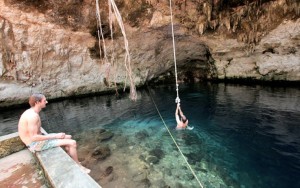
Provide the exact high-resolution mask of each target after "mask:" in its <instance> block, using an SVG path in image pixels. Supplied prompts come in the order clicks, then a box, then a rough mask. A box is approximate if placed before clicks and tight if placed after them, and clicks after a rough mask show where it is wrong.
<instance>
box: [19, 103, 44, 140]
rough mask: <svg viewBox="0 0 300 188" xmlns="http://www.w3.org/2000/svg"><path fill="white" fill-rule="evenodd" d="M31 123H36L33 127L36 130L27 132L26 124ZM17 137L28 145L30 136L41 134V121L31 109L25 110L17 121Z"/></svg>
mask: <svg viewBox="0 0 300 188" xmlns="http://www.w3.org/2000/svg"><path fill="white" fill-rule="evenodd" d="M29 121H33V122H36V124H35V126H36V129H34V130H33V132H32V131H31V132H30V131H29V127H28V124H29V123H28V122H29ZM18 130H19V136H20V138H21V140H22V141H23V142H24V143H25V144H26V145H29V144H30V143H31V142H32V141H33V140H31V135H37V134H41V131H40V130H41V119H40V116H39V114H38V113H36V112H35V111H34V110H33V109H31V108H30V109H28V110H26V111H25V112H24V113H23V114H22V115H21V118H20V120H19V125H18Z"/></svg>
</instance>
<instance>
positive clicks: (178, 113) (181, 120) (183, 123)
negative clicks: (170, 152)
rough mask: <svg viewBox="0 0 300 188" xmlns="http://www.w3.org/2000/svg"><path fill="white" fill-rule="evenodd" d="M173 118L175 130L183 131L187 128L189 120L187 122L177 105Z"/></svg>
mask: <svg viewBox="0 0 300 188" xmlns="http://www.w3.org/2000/svg"><path fill="white" fill-rule="evenodd" d="M179 116H180V117H179ZM175 117H176V122H177V126H176V129H185V128H186V127H187V126H188V123H189V120H187V119H186V117H185V115H184V114H183V113H182V111H181V108H180V104H179V103H177V108H176V111H175Z"/></svg>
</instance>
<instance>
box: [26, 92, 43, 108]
mask: <svg viewBox="0 0 300 188" xmlns="http://www.w3.org/2000/svg"><path fill="white" fill-rule="evenodd" d="M28 102H29V105H30V106H31V107H34V106H35V105H36V104H37V103H43V104H44V105H45V106H46V104H47V103H48V102H47V100H46V97H45V96H44V95H43V94H40V93H34V94H32V95H31V96H30V97H29V101H28Z"/></svg>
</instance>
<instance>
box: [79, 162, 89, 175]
mask: <svg viewBox="0 0 300 188" xmlns="http://www.w3.org/2000/svg"><path fill="white" fill-rule="evenodd" d="M78 165H79V167H80V169H81V170H82V171H83V172H85V173H87V174H89V173H90V172H91V170H90V169H88V168H85V167H84V166H82V165H81V164H78Z"/></svg>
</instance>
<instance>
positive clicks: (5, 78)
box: [0, 0, 300, 107]
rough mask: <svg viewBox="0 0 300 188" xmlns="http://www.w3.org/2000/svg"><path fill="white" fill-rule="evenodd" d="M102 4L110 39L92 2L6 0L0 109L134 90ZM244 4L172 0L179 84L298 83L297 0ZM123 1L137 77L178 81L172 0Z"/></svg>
mask: <svg viewBox="0 0 300 188" xmlns="http://www.w3.org/2000/svg"><path fill="white" fill-rule="evenodd" d="M99 2H100V5H101V6H100V7H101V17H102V18H103V19H104V21H103V23H102V29H103V31H104V38H105V39H104V40H105V46H104V44H103V42H102V40H101V41H100V43H99V41H98V39H97V37H96V32H97V28H99V27H97V22H96V16H95V1H93V0H82V1H77V0H71V1H66V2H58V1H54V0H49V1H44V0H42V1H39V3H37V2H36V1H31V0H22V1H16V0H0V107H3V106H9V105H13V104H19V103H23V102H26V101H27V99H28V96H29V95H30V94H31V93H33V92H43V93H44V94H45V95H46V96H47V97H48V98H49V99H51V98H52V99H53V98H60V97H68V96H74V95H81V94H88V93H95V92H108V91H115V90H116V89H120V88H124V87H128V85H129V80H128V73H127V71H126V67H125V65H124V59H125V49H124V40H123V37H122V35H121V31H120V29H118V28H119V27H118V24H117V23H116V22H113V26H114V39H113V40H112V39H111V38H110V33H109V31H108V30H109V29H108V28H109V27H108V25H109V23H108V21H107V17H108V13H107V11H106V10H107V4H106V3H107V1H103V0H99ZM245 2H247V1H232V2H231V3H230V4H229V5H226V3H225V4H224V2H223V1H207V0H198V1H189V0H186V1H182V0H175V1H173V3H174V4H173V10H174V12H173V14H174V16H173V18H174V19H173V24H174V35H175V46H176V48H175V49H176V50H175V52H176V64H177V68H178V75H179V80H180V81H199V80H204V79H233V78H251V79H258V80H285V81H300V71H299V70H300V58H299V56H300V52H299V48H300V45H299V44H300V34H299V33H300V32H299V31H300V19H299V17H300V6H299V2H297V1H292V0H277V1H267V0H266V1H260V3H261V4H259V3H257V1H255V2H254V3H245ZM116 3H117V5H118V7H119V8H120V11H121V14H122V16H123V21H124V23H125V29H126V34H127V38H128V41H129V51H130V55H131V68H132V73H133V78H134V82H135V84H136V85H137V86H141V85H144V84H145V82H147V81H150V80H153V79H157V78H158V79H160V78H163V79H167V80H168V79H171V80H173V79H174V78H173V76H174V51H173V44H172V28H171V24H170V18H171V17H170V10H169V1H166V0H157V1H144V0H136V1H133V0H125V1H119V0H116ZM225 5H226V6H225ZM276 10H280V11H281V10H282V11H283V13H282V14H279V13H278V12H276ZM251 20H252V21H251ZM264 24H265V27H263V26H264ZM99 44H100V45H99ZM104 47H105V48H106V50H107V58H108V61H106V60H105V58H103V57H104V55H103V49H104ZM100 49H101V50H102V51H101V53H102V55H101V56H100ZM170 75H171V76H170Z"/></svg>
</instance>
